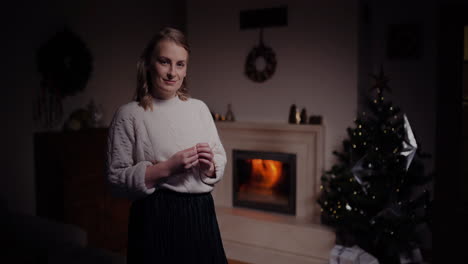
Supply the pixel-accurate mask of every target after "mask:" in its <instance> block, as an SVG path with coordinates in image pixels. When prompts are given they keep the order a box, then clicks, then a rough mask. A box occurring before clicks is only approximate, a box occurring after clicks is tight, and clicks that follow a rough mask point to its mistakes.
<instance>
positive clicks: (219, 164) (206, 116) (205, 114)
mask: <svg viewBox="0 0 468 264" xmlns="http://www.w3.org/2000/svg"><path fill="white" fill-rule="evenodd" d="M200 115H201V120H202V121H203V126H204V128H205V131H206V133H208V135H209V142H208V144H209V145H210V147H211V149H212V151H213V154H214V158H213V160H214V163H215V171H216V175H215V177H207V176H204V175H201V180H202V181H203V182H204V183H205V184H208V185H214V184H215V183H217V182H219V181H220V180H221V178H222V177H223V175H224V168H225V166H226V152H225V150H224V147H223V144H222V143H221V140H220V139H219V135H218V130H217V129H216V125H215V123H214V121H213V117H212V116H211V113H210V110H209V109H208V107H207V106H206V104H205V103H203V102H202V106H201V110H200Z"/></svg>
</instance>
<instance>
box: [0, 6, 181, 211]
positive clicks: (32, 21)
mask: <svg viewBox="0 0 468 264" xmlns="http://www.w3.org/2000/svg"><path fill="white" fill-rule="evenodd" d="M2 11H3V12H5V14H4V15H2V19H5V21H2V22H4V23H1V24H2V27H6V28H5V29H4V30H2V34H3V36H2V49H1V52H2V60H3V63H2V65H3V67H5V66H6V67H7V68H6V67H5V68H3V67H2V74H4V75H5V77H4V78H2V81H3V82H2V92H3V94H2V98H3V100H4V101H5V102H4V103H2V104H1V105H2V109H1V110H2V111H1V113H2V118H3V120H6V121H4V122H5V123H6V125H5V129H3V128H2V129H1V137H2V139H3V140H4V141H5V144H4V148H3V149H2V151H1V152H2V158H1V160H2V176H1V177H2V180H1V182H2V184H1V193H0V200H3V201H2V202H1V203H7V205H8V207H10V208H11V209H14V210H18V211H22V212H26V213H30V214H34V213H35V192H34V161H33V131H38V130H39V129H38V128H37V127H35V126H34V125H33V122H32V111H33V110H32V104H33V99H34V95H35V94H36V92H37V89H38V88H39V82H40V79H41V78H40V75H39V74H38V72H37V69H36V62H35V52H36V50H37V48H38V47H39V46H40V45H41V44H43V43H44V42H45V41H47V40H48V39H49V38H50V37H52V36H53V35H54V34H55V33H56V32H57V31H59V30H61V29H62V28H63V27H64V26H65V25H67V26H69V27H70V28H71V29H72V30H73V31H74V32H75V33H77V34H78V35H79V36H80V37H81V38H82V40H83V41H84V42H85V43H86V44H87V45H88V47H89V49H90V50H91V52H92V54H93V59H94V65H93V67H94V72H93V75H92V78H91V80H90V81H89V83H88V86H87V87H86V90H85V91H84V92H83V93H81V94H79V95H76V96H74V97H70V98H66V99H65V101H64V112H65V113H64V118H65V117H67V116H68V114H69V113H70V112H71V111H73V110H74V109H76V108H78V107H82V106H84V105H85V104H87V103H88V102H89V100H90V99H94V100H95V101H96V102H97V103H101V104H102V105H103V108H104V114H105V116H104V123H106V124H108V123H109V121H110V119H111V118H112V115H113V113H114V111H115V110H116V108H117V107H118V106H119V105H121V104H123V103H125V102H128V101H129V100H131V98H132V95H133V92H134V87H135V82H136V70H135V69H136V60H137V58H138V56H139V55H140V52H141V51H142V50H143V47H144V45H145V44H146V42H147V41H148V40H149V38H150V37H151V35H152V34H154V33H155V32H156V31H157V30H158V29H159V28H160V27H161V26H163V25H173V26H177V27H181V28H183V27H184V25H185V3H184V1H182V0H180V1H150V0H145V1H138V2H129V1H125V4H124V3H123V1H73V2H71V1H67V2H66V3H62V2H60V1H53V0H50V1H41V2H40V3H39V2H37V1H21V0H19V1H14V2H13V3H8V4H7V5H5V6H4V7H3V8H2ZM1 203H0V204H1Z"/></svg>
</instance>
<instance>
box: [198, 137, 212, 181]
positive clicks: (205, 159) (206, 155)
mask: <svg viewBox="0 0 468 264" xmlns="http://www.w3.org/2000/svg"><path fill="white" fill-rule="evenodd" d="M196 148H197V153H198V163H199V167H200V173H201V174H203V175H205V176H206V177H210V178H212V177H215V176H216V175H215V165H214V160H213V158H214V154H213V151H212V150H211V147H210V145H209V144H208V143H198V144H197V145H196Z"/></svg>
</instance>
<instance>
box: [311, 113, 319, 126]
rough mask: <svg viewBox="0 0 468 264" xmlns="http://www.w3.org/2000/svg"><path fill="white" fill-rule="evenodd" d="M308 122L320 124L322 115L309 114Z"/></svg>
mask: <svg viewBox="0 0 468 264" xmlns="http://www.w3.org/2000/svg"><path fill="white" fill-rule="evenodd" d="M309 124H311V125H320V124H322V116H319V115H311V116H310V117H309Z"/></svg>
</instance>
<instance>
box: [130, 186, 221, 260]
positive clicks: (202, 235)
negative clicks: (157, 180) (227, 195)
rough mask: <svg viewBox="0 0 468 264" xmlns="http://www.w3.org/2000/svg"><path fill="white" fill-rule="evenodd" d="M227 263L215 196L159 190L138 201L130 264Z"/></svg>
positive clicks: (132, 221)
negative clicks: (216, 211)
mask: <svg viewBox="0 0 468 264" xmlns="http://www.w3.org/2000/svg"><path fill="white" fill-rule="evenodd" d="M148 263H190V264H196V263H200V264H210V263H216V264H224V263H227V260H226V255H225V253H224V248H223V243H222V241H221V235H220V232H219V227H218V222H217V220H216V213H215V209H214V203H213V197H212V196H211V193H203V194H187V193H177V192H173V191H170V190H157V191H156V192H154V193H153V194H151V195H149V196H146V197H145V198H143V199H140V200H137V201H134V202H133V203H132V206H131V209H130V217H129V226H128V251H127V264H148Z"/></svg>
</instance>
